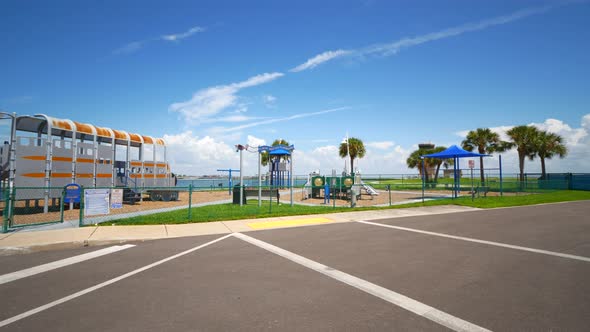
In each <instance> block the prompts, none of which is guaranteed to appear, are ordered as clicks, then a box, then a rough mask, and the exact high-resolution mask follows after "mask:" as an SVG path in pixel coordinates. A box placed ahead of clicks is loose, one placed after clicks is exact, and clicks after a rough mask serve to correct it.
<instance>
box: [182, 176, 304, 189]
mask: <svg viewBox="0 0 590 332" xmlns="http://www.w3.org/2000/svg"><path fill="white" fill-rule="evenodd" d="M306 181H307V179H305V178H296V179H295V187H302V186H303V185H304V184H305V182H306ZM239 182H240V180H239V179H233V180H232V186H235V185H237V184H238V183H239ZM191 184H192V186H193V187H194V188H210V189H212V188H228V187H229V183H228V179H194V180H185V179H181V180H178V183H177V184H176V186H177V187H188V186H189V185H191ZM244 185H246V186H252V187H256V186H258V179H244ZM262 185H263V186H268V185H269V182H268V181H262Z"/></svg>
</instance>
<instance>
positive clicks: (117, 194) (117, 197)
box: [111, 189, 123, 209]
mask: <svg viewBox="0 0 590 332" xmlns="http://www.w3.org/2000/svg"><path fill="white" fill-rule="evenodd" d="M122 208H123V189H111V209H122Z"/></svg>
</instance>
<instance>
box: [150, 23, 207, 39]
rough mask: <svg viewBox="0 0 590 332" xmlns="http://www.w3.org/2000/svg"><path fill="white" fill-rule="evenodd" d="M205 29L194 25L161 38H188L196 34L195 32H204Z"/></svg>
mask: <svg viewBox="0 0 590 332" xmlns="http://www.w3.org/2000/svg"><path fill="white" fill-rule="evenodd" d="M203 31H205V28H202V27H198V26H197V27H192V28H190V29H188V30H187V31H185V32H182V33H177V34H171V35H163V36H162V37H161V38H162V40H166V41H179V40H181V39H184V38H188V37H190V36H192V35H194V34H195V33H198V32H203Z"/></svg>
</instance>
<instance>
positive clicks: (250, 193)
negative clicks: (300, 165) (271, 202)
mask: <svg viewBox="0 0 590 332" xmlns="http://www.w3.org/2000/svg"><path fill="white" fill-rule="evenodd" d="M248 197H256V198H258V188H256V189H248V188H244V200H247V198H248ZM260 197H267V198H272V197H275V198H276V199H277V204H279V199H280V198H281V194H280V193H279V190H278V189H261V190H260Z"/></svg>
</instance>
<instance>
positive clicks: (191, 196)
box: [188, 184, 193, 221]
mask: <svg viewBox="0 0 590 332" xmlns="http://www.w3.org/2000/svg"><path fill="white" fill-rule="evenodd" d="M192 200H193V185H192V184H189V185H188V220H189V221H191V220H192V215H193V214H192V203H193V202H192Z"/></svg>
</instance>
